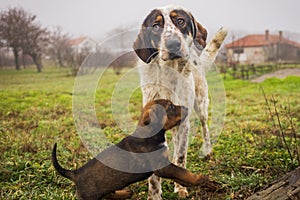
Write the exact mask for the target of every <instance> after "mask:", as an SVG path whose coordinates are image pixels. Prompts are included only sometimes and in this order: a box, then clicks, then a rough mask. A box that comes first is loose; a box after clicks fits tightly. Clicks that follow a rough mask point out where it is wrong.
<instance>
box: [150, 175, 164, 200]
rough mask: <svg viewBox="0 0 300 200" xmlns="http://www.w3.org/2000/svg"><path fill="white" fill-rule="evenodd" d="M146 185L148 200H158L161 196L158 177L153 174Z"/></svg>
mask: <svg viewBox="0 0 300 200" xmlns="http://www.w3.org/2000/svg"><path fill="white" fill-rule="evenodd" d="M148 185H149V188H148V200H160V199H161V194H162V190H161V180H160V177H158V176H156V175H155V174H153V175H152V176H151V177H150V178H149V179H148Z"/></svg>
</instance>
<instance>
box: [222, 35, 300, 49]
mask: <svg viewBox="0 0 300 200" xmlns="http://www.w3.org/2000/svg"><path fill="white" fill-rule="evenodd" d="M279 42H280V43H283V44H289V45H291V46H294V47H298V48H300V44H299V43H298V42H295V41H292V40H289V39H286V38H285V37H282V36H280V35H272V34H268V35H266V34H252V35H246V36H245V37H242V38H240V39H238V40H235V41H233V42H231V43H229V44H227V45H225V47H226V48H227V49H230V48H237V47H261V46H268V45H271V44H277V43H279Z"/></svg>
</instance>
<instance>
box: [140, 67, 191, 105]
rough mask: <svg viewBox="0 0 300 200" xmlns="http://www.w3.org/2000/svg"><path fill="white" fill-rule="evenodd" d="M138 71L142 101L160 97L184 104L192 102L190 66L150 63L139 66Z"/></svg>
mask: <svg viewBox="0 0 300 200" xmlns="http://www.w3.org/2000/svg"><path fill="white" fill-rule="evenodd" d="M139 72H140V78H141V86H142V92H143V98H144V103H146V102H147V101H149V100H153V99H160V98H162V99H169V100H171V101H173V102H174V103H181V105H185V106H190V104H192V102H193V100H194V91H195V86H194V78H193V75H192V72H191V66H189V65H180V64H178V63H170V64H169V65H160V64H157V63H151V64H148V65H146V66H143V67H140V69H139ZM189 101H191V102H189Z"/></svg>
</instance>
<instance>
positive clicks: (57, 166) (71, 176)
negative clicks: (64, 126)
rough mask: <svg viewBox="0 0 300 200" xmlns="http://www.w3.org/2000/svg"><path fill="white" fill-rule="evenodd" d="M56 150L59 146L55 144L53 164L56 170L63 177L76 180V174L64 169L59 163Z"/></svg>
mask: <svg viewBox="0 0 300 200" xmlns="http://www.w3.org/2000/svg"><path fill="white" fill-rule="evenodd" d="M56 148H57V144H56V143H55V144H54V146H53V150H52V164H53V166H54V168H55V169H56V171H57V172H58V173H59V174H60V175H62V176H63V177H66V178H68V179H71V180H74V172H73V171H71V170H67V169H64V168H62V166H60V164H59V163H58V161H57V157H56Z"/></svg>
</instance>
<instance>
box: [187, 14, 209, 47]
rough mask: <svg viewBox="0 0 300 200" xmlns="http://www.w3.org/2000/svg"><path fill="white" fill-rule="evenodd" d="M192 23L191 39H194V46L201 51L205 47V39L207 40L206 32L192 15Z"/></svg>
mask: <svg viewBox="0 0 300 200" xmlns="http://www.w3.org/2000/svg"><path fill="white" fill-rule="evenodd" d="M190 15H191V17H192V21H193V27H194V28H193V29H194V31H193V37H194V44H195V46H196V47H197V48H198V49H199V50H202V49H203V48H204V47H205V46H206V39H207V31H206V29H205V28H204V27H203V26H202V25H201V24H200V23H199V22H197V21H196V20H195V18H194V17H193V15H192V14H190Z"/></svg>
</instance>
